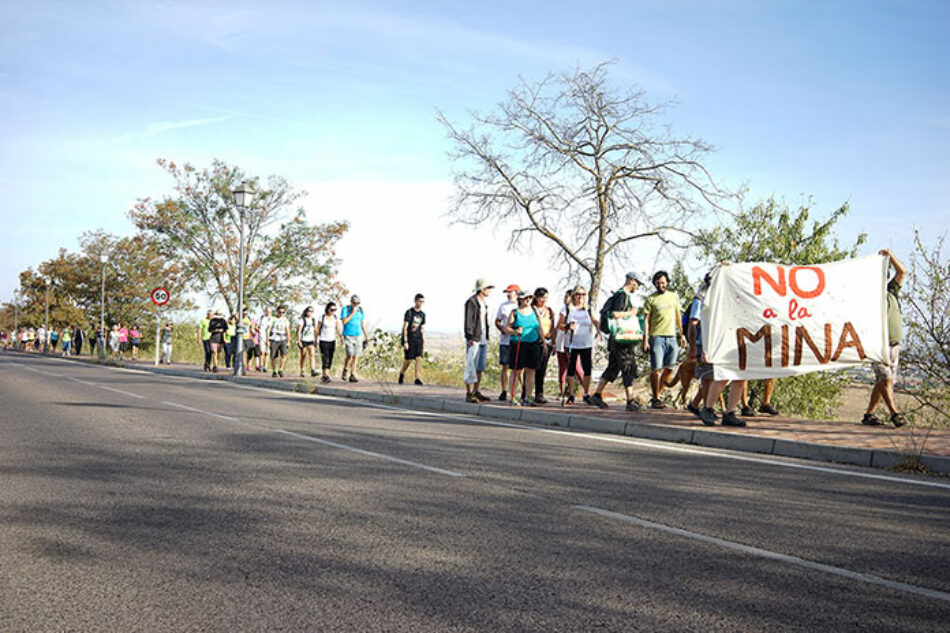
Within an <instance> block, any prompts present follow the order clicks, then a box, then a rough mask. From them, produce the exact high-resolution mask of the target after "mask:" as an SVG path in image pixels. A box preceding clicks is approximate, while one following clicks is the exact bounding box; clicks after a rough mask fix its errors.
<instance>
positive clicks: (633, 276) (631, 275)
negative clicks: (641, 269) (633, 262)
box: [627, 270, 643, 286]
mask: <svg viewBox="0 0 950 633" xmlns="http://www.w3.org/2000/svg"><path fill="white" fill-rule="evenodd" d="M631 279H632V280H634V281H635V282H637V283H638V284H639V285H641V286H642V285H643V280H642V279H640V275H638V274H637V273H635V272H633V271H632V270H631V271H630V272H628V273H627V281H630V280H631Z"/></svg>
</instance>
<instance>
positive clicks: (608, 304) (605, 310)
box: [600, 289, 627, 334]
mask: <svg viewBox="0 0 950 633" xmlns="http://www.w3.org/2000/svg"><path fill="white" fill-rule="evenodd" d="M620 295H623V300H624V308H626V307H627V306H626V304H627V300H626V299H627V293H625V292H624V291H623V290H622V289H621V290H618V291H617V292H615V293H614V294H612V295H611V296H610V298H609V299H607V300H606V301H605V302H604V307H602V308H601V309H600V331H601V332H603V333H604V334H610V323H609V321H610V313H611V312H621V310H619V309H618V308H617V307H615V306H617V300H618V299H619V298H620Z"/></svg>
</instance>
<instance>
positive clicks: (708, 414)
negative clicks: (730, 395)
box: [699, 407, 719, 426]
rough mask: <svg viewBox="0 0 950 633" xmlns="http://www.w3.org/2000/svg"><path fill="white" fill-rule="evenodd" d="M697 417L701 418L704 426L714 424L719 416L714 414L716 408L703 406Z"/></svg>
mask: <svg viewBox="0 0 950 633" xmlns="http://www.w3.org/2000/svg"><path fill="white" fill-rule="evenodd" d="M699 419H700V420H702V421H703V424H705V425H706V426H716V422H718V421H719V416H718V415H716V410H715V409H713V408H712V407H705V408H704V409H703V410H702V411H701V412H700V414H699Z"/></svg>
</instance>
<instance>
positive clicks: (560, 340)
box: [554, 306, 567, 352]
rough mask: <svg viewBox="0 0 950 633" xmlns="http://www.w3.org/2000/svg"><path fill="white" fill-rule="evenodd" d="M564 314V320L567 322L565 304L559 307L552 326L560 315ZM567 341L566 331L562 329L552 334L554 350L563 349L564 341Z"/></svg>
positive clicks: (556, 322)
mask: <svg viewBox="0 0 950 633" xmlns="http://www.w3.org/2000/svg"><path fill="white" fill-rule="evenodd" d="M562 314H563V315H564V322H565V323H567V306H564V307H562V308H561V311H560V312H558V313H557V315H558V316H557V320H555V322H554V327H557V324H558V322H559V321H560V320H561V315H562ZM566 342H567V332H565V331H564V330H557V333H556V334H555V335H554V350H555V351H557V352H563V351H565V347H564V345H565V343H566Z"/></svg>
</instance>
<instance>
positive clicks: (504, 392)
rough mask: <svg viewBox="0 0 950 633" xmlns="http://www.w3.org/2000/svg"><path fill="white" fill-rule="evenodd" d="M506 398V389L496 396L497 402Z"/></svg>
mask: <svg viewBox="0 0 950 633" xmlns="http://www.w3.org/2000/svg"><path fill="white" fill-rule="evenodd" d="M507 399H508V392H507V391H502V392H501V394H500V395H499V396H498V401H499V402H504V401H505V400H507Z"/></svg>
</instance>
